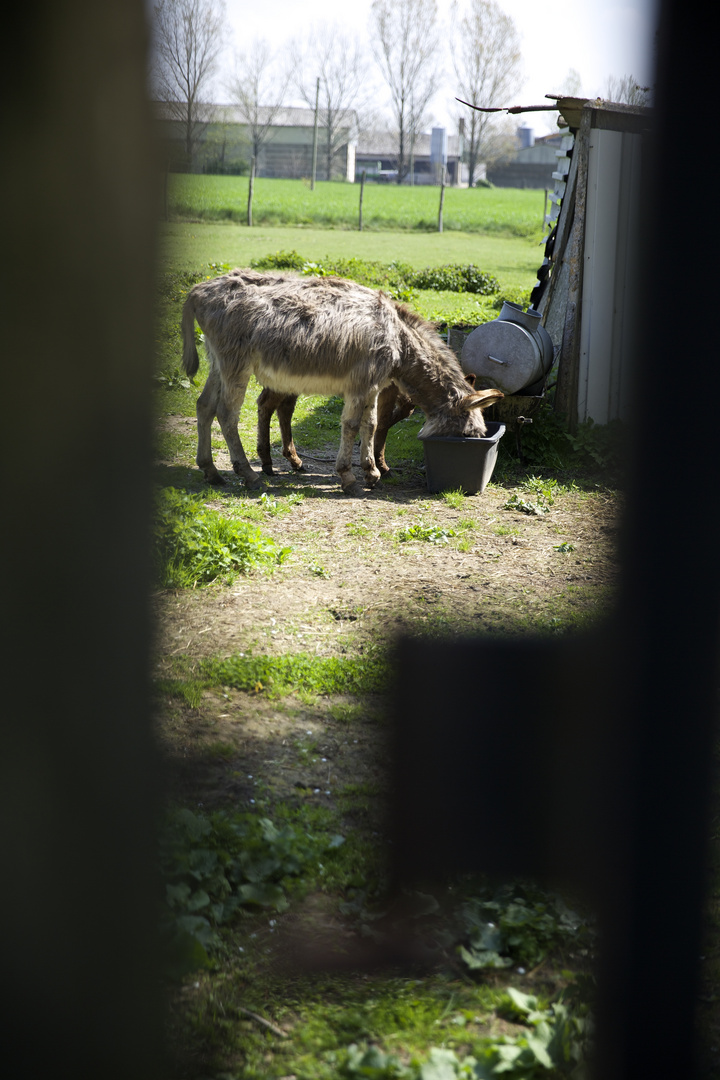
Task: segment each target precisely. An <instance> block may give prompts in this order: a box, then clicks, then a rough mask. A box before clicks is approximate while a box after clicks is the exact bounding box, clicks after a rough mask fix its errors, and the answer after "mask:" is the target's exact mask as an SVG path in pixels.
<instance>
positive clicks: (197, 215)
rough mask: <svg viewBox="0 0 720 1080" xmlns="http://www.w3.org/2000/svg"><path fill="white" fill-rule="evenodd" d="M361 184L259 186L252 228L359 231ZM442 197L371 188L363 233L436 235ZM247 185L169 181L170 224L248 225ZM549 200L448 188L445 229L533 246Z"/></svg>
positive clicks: (506, 191)
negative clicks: (520, 239) (522, 241)
mask: <svg viewBox="0 0 720 1080" xmlns="http://www.w3.org/2000/svg"><path fill="white" fill-rule="evenodd" d="M359 197H360V185H359V184H343V183H337V182H328V181H323V182H319V183H317V184H316V185H315V190H314V191H312V190H311V189H310V185H309V183H308V182H307V181H303V180H264V179H260V180H256V181H255V188H254V199H253V224H254V225H273V226H276V225H300V226H312V227H315V228H317V227H320V228H326V229H343V230H345V229H350V230H356V229H357V226H358V206H359ZM439 197H440V189H439V188H437V187H425V186H423V187H405V186H401V187H398V186H397V185H394V184H367V185H366V186H365V194H364V200H363V229H364V230H368V231H369V232H376V231H378V230H391V231H395V232H400V231H419V232H436V231H437V225H438V208H439ZM247 198H248V179H247V177H234V176H190V175H172V176H170V178H169V190H168V208H169V216H170V219H171V220H179V221H180V220H185V221H187V220H196V221H235V222H245V221H246V220H247ZM543 206H544V193H543V192H542V191H539V190H529V189H528V190H516V189H513V188H472V189H471V188H446V189H445V201H444V208H443V228H444V230H445V231H447V232H466V233H485V234H487V235H499V236H514V237H523V238H528V239H532V238H535V237H539V236H540V233H541V231H542V228H543V221H542V218H543Z"/></svg>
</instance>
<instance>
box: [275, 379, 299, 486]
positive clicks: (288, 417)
mask: <svg viewBox="0 0 720 1080" xmlns="http://www.w3.org/2000/svg"><path fill="white" fill-rule="evenodd" d="M296 405H297V394H287V395H286V396H285V397H284V398H283V399H282V401H281V402H280V404H279V405H278V407H277V416H278V422H279V424H280V436H281V438H282V452H283V457H285V458H287V460H288V461H289V462H290V464H291V466H292V468H293V469H294V470H295V472H302V471H303V463H302V459H301V458H300V457H298V452H297V450H296V449H295V443H294V442H293V437H292V416H293V413H294V412H295V406H296Z"/></svg>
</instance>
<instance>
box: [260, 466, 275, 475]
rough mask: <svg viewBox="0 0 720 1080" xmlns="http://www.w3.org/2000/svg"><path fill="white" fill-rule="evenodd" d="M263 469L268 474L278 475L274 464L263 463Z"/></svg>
mask: <svg viewBox="0 0 720 1080" xmlns="http://www.w3.org/2000/svg"><path fill="white" fill-rule="evenodd" d="M262 471H263V472H264V473H265V475H266V476H275V475H276V473H275V470H274V469H273V467H272V465H263V467H262Z"/></svg>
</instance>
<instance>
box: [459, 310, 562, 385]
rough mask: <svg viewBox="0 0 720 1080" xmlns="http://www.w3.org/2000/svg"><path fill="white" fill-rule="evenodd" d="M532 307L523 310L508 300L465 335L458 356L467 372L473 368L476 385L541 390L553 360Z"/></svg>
mask: <svg viewBox="0 0 720 1080" xmlns="http://www.w3.org/2000/svg"><path fill="white" fill-rule="evenodd" d="M541 318H542V317H541V316H540V315H538V313H537V312H535V311H523V309H522V308H521V307H520V306H519V305H518V304H511V303H509V302H508V301H505V303H504V304H503V306H502V311H501V312H500V315H499V316H498V317H497V319H493V320H492V322H487V323H483V324H482V325H481V326H478V327H476V329H475V330H473V332H472V333H471V334H469V335H468V337H467V339H466V341H465V344H464V346H463V350H462V353H461V356H460V363H461V364H462V366H463V368H464V369H465V371H467V372H474V374H475V376H476V381H475V385H476V387H478V388H483V389H486V388H491V387H493V388H495V389H497V390H502V392H503V394H517V393H518V392H519V391H521V390H522V391H524V393H525V394H527V395H529V396H532V395H533V394H541V393H542V391H543V385H544V381H545V377H546V375H547V373H548V372H549V370H550V368H551V367H552V364H553V359H554V348H553V343H552V339H551V337H550V335H549V334H548V332H547V330H546V329H545V327H544V326H541V325H540V321H541Z"/></svg>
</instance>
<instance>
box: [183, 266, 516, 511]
mask: <svg viewBox="0 0 720 1080" xmlns="http://www.w3.org/2000/svg"><path fill="white" fill-rule="evenodd" d="M195 321H197V323H198V324H199V326H200V328H201V330H202V331H203V334H204V335H205V346H206V349H207V353H208V358H209V361H210V374H209V376H208V380H207V382H206V384H205V388H204V389H203V392H202V394H201V395H200V397H199V398H198V402H197V417H198V453H197V464H198V466H199V467H200V468H201V469H202V470H203V472H204V473H205V476H206V478H207V480H209V481H210V483H222V478H221V477H220V474H219V473H218V471H217V469H216V468H215V465H214V464H213V460H212V451H211V443H210V425H211V423H212V420H213V418H214V417H215V416H217V418H218V420H219V422H220V427H221V429H222V433H223V436H224V437H225V441H226V443H227V445H228V449H229V450H230V460H231V461H232V465H233V469H234V470H235V472H236V473H237V474H238V475H240V476H243V477H244V478H245V480H246V482H247V484H248V485H249V486H252V487H255V486H257V485H258V484H259V483H260V478H259V477H258V475H257V474H256V473H255V471H254V470H253V469H252V467H251V466H250V464H249V462H248V460H247V457H246V455H245V451H244V449H243V446H242V443H241V441H240V436H239V434H238V428H237V422H238V416H239V413H240V408H241V406H242V403H243V400H244V398H245V392H246V389H247V384H248V381H249V378H250V375H251V374H253V375H255V377H256V379H257V380H258V382H259V383H260V384H261V385H262V386H266V387H270V388H271V389H273V390H276V391H279V392H282V393H284V394H301V393H305V394H323V395H326V396H329V395H332V394H339V395H341V396H342V397H343V398H344V399H345V406H344V408H343V413H342V421H341V422H342V433H341V439H340V448H339V452H338V457H337V462H336V469H337V472H338V475H339V476H340V479H341V482H342V486H343V489H344V490H345V491H347V492H351V491H353V490H354V489H355V477H354V474H353V471H352V467H351V460H352V448H353V444H354V442H355V439H356V438H357V436H358V433H359V434H360V439H361V446H360V462H361V465H362V468H363V471H364V473H365V480H366V484H367V485H368V486H369V487H373V486H374V485H375V484H376V483H377V481H378V480H379V479H380V471H379V470H378V468H377V466H376V464H375V459H374V455H373V439H374V434H375V427H376V423H377V398H378V394H379V392H380V391H381V390H382V389H383V387H385V386H388V385H389V384H390V383H394V384H395V385H396V386H397V387H398V389H399V390H400V391H401V393H403V394H405V395H407V396H408V397H410V398H411V399H412V400H413V402H416V403H417V404H418V405H419V406H420V407H421V408H422V410H423V412H424V413H425V416H426V423H425V425H424V427H423V429H422V432H421V437H424V438H428V437H429V436H431V435H444V436H447V435H454V436H468V437H479V436H482V435H484V434H485V430H486V429H485V423H484V421H483V417H482V409H483V408H486V407H487V406H488V405H491V404H492V403H493V401H495V400H497V399H498V398H499V397H502V394H501V393H500V391H497V390H482V391H479V392H470V393H468V384H467V382H466V381H465V375H464V373H463V371H462V368H461V367H460V364H459V362H458V360H457V357H456V356H455V354H454V353H453V351H452V350H451V349H450V348H449V347H448V346H447V345H446V344H445V343H444V342H443V341H442V340H441V339H440V337H439V336H438V334H437V331H436V330H435V328H434V327H433V326H432V325H431V324H430V323H428V322H426V321H425V320H424V319H422V318H421V317H420V316H419V315H416V314H415V313H414V312H412V311H410V309H409V308H407V307H405V306H403V305H402V304H397V303H395V301H393V300H391V299H390V298H389V297H387V296H386V295H385V294H384V293H382V292H376V291H375V290H373V289H368V288H366V287H365V286H363V285H358V284H356V283H355V282H353V281H346V280H344V279H343V278H334V277H328V278H294V277H290V276H286V275H271V274H259V273H257V272H255V271H251V270H231V271H230V273H228V274H224V275H222V276H221V277H217V278H214V279H213V280H211V281H205V282H202V283H200V284H199V285H195V286H194V288H192V289H191V290H190V292H189V293H188V296H187V300H186V301H185V307H184V309H183V318H182V330H183V342H184V348H183V361H182V362H183V367H184V369H185V371H186V372H187V374H188V375H190V376H193V375H195V374H196V372H197V369H198V363H199V361H198V355H197V350H196V348H195V335H194V322H195Z"/></svg>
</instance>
